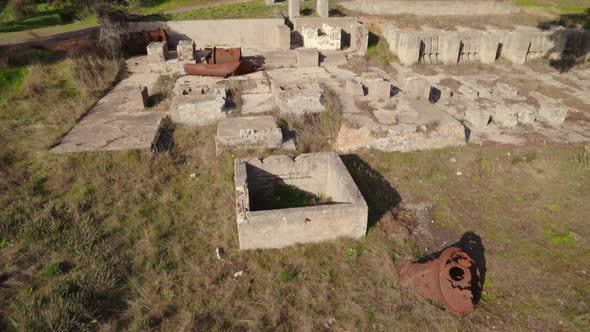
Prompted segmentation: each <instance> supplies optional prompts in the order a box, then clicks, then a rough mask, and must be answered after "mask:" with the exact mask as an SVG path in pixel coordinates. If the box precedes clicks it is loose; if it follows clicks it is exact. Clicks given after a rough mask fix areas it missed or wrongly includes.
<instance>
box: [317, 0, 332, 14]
mask: <svg viewBox="0 0 590 332" xmlns="http://www.w3.org/2000/svg"><path fill="white" fill-rule="evenodd" d="M316 2H317V6H316V12H317V13H318V15H319V16H320V17H328V16H330V15H329V11H330V8H329V6H328V4H329V1H328V0H317V1H316Z"/></svg>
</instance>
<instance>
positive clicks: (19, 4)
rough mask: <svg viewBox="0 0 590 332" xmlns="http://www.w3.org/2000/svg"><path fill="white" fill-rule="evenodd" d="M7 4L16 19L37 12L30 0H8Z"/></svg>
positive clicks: (18, 19)
mask: <svg viewBox="0 0 590 332" xmlns="http://www.w3.org/2000/svg"><path fill="white" fill-rule="evenodd" d="M8 5H9V6H10V9H11V10H12V15H13V16H14V19H15V20H17V21H20V20H22V19H25V18H27V17H30V16H33V15H34V14H35V13H36V12H37V8H36V7H35V4H34V3H33V1H32V0H10V2H9V4H8Z"/></svg>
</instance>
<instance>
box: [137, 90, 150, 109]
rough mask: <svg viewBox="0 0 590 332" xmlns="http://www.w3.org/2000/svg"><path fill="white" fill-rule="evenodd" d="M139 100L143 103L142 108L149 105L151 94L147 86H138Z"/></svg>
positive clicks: (140, 103)
mask: <svg viewBox="0 0 590 332" xmlns="http://www.w3.org/2000/svg"><path fill="white" fill-rule="evenodd" d="M137 91H138V93H137V95H136V96H137V97H136V98H137V102H138V104H139V105H141V107H142V108H146V107H147V106H148V99H149V94H148V89H147V87H146V86H141V85H140V86H139V87H138V88H137Z"/></svg>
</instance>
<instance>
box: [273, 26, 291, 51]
mask: <svg viewBox="0 0 590 332" xmlns="http://www.w3.org/2000/svg"><path fill="white" fill-rule="evenodd" d="M275 31H276V36H277V44H276V48H277V49H280V50H289V49H291V29H289V27H288V26H286V25H284V24H281V25H278V26H277V27H276V28H275Z"/></svg>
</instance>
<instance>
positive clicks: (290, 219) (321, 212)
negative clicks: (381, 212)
mask: <svg viewBox="0 0 590 332" xmlns="http://www.w3.org/2000/svg"><path fill="white" fill-rule="evenodd" d="M234 183H235V190H236V215H237V218H236V219H237V225H238V238H239V242H240V249H241V250H249V249H270V248H283V247H287V246H290V245H294V244H303V243H315V242H321V241H329V240H336V239H340V238H352V239H358V238H362V237H364V236H365V234H366V231H367V218H368V207H367V204H366V202H365V200H364V198H363V196H362V195H361V193H360V191H359V190H358V187H357V186H356V184H355V183H354V181H353V179H352V177H351V176H350V174H349V173H348V170H347V169H346V167H345V166H344V163H343V162H342V160H340V157H339V156H338V155H337V154H336V153H333V152H329V153H317V154H303V155H299V156H298V157H296V158H295V159H291V158H290V157H288V156H284V155H279V156H271V157H268V158H266V159H264V160H260V159H257V158H254V159H236V160H235V162H234ZM284 188H288V190H291V191H293V190H294V191H297V192H299V193H300V195H309V196H310V197H311V196H315V197H321V198H323V200H320V201H319V202H317V203H315V204H311V205H310V206H298V207H290V208H281V207H279V208H275V207H273V206H272V203H269V202H273V200H272V199H273V197H274V198H275V199H276V193H277V192H278V190H280V189H284ZM279 198H281V197H279ZM287 206H288V204H287Z"/></svg>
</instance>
